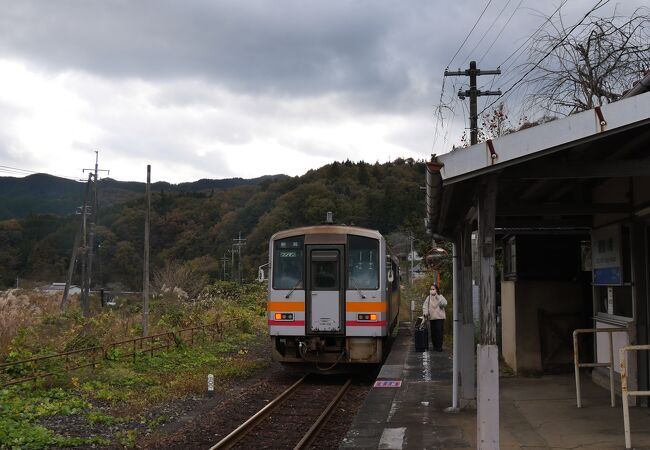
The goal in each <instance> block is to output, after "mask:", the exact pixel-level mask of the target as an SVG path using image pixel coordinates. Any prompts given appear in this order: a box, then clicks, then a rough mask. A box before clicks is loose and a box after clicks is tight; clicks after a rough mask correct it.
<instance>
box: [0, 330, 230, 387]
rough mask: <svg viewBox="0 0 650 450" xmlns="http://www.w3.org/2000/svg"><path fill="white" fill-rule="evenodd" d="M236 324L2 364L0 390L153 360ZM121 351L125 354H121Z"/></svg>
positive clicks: (177, 331)
mask: <svg viewBox="0 0 650 450" xmlns="http://www.w3.org/2000/svg"><path fill="white" fill-rule="evenodd" d="M236 321H237V319H230V320H226V321H223V322H214V323H211V324H207V325H198V326H195V327H191V328H183V329H180V330H176V331H168V332H166V333H159V334H154V335H151V336H143V337H137V338H133V339H125V340H122V341H117V342H112V343H110V344H108V345H107V346H106V347H88V348H83V349H79V350H72V351H68V352H62V353H55V354H52V355H46V356H36V357H33V358H29V359H23V360H20V361H12V362H8V363H3V364H0V387H6V386H11V385H14V384H20V383H25V382H27V381H33V380H36V379H39V378H47V377H51V376H54V375H62V374H64V373H67V372H70V371H73V370H78V369H82V368H85V367H92V368H95V367H96V366H97V364H98V363H99V361H101V360H103V359H119V358H127V357H132V358H133V360H134V361H135V359H136V358H137V357H138V355H144V354H147V353H148V354H150V355H151V356H153V354H154V353H155V352H157V351H160V350H163V349H165V350H169V349H170V348H171V347H172V345H174V346H178V345H179V344H180V343H181V342H186V343H189V345H194V343H195V342H196V340H197V336H200V337H201V338H205V336H207V335H209V334H211V335H212V337H213V338H214V337H216V336H217V335H219V336H222V335H223V332H224V330H225V327H226V326H227V325H229V324H231V323H232V322H236ZM125 349H126V350H125ZM123 351H126V352H128V353H122V352H123Z"/></svg>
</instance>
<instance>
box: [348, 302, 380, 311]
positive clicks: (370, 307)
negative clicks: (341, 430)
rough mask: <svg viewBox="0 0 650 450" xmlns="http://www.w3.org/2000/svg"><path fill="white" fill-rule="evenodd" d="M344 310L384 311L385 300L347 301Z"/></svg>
mask: <svg viewBox="0 0 650 450" xmlns="http://www.w3.org/2000/svg"><path fill="white" fill-rule="evenodd" d="M345 311H346V312H386V302H347V303H346V304H345Z"/></svg>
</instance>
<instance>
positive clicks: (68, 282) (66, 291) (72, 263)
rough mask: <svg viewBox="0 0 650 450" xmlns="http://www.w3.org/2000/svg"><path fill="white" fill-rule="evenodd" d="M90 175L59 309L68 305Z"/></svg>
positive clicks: (83, 226) (83, 228)
mask: <svg viewBox="0 0 650 450" xmlns="http://www.w3.org/2000/svg"><path fill="white" fill-rule="evenodd" d="M90 177H91V175H90V174H89V175H88V182H87V183H86V189H85V191H84V197H83V204H82V206H81V221H80V222H79V230H77V234H76V235H75V237H74V243H73V244H72V256H71V257H70V264H69V265H68V276H67V278H66V280H65V288H64V289H63V298H62V299H61V310H65V308H66V307H67V306H68V295H69V293H70V285H71V284H72V275H73V274H74V268H75V265H76V263H77V253H78V251H79V244H80V241H81V236H82V234H83V233H84V232H85V221H86V219H85V218H86V205H87V204H88V195H89V193H90ZM82 286H83V277H82ZM83 295H84V292H83V290H82V292H81V296H82V299H81V305H82V309H83V305H84V301H83Z"/></svg>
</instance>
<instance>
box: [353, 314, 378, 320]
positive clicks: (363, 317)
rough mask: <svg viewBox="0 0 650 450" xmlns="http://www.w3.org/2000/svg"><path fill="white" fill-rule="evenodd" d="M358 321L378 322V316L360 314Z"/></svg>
mask: <svg viewBox="0 0 650 450" xmlns="http://www.w3.org/2000/svg"><path fill="white" fill-rule="evenodd" d="M357 318H358V320H374V321H376V320H377V314H358V315H357Z"/></svg>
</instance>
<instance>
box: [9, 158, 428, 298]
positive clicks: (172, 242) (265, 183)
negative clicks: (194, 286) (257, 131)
mask: <svg viewBox="0 0 650 450" xmlns="http://www.w3.org/2000/svg"><path fill="white" fill-rule="evenodd" d="M423 183H424V163H423V162H419V161H413V160H412V159H407V160H404V159H398V160H395V161H393V162H390V163H385V164H378V163H376V164H372V165H371V164H367V163H363V162H361V163H352V162H350V161H346V162H343V163H339V162H335V163H333V164H329V165H327V166H324V167H321V168H320V169H318V170H311V171H309V172H307V173H306V174H305V175H303V176H301V177H293V178H291V177H287V176H268V177H261V178H258V179H255V180H242V179H237V178H235V179H231V180H200V181H198V182H195V183H187V184H183V185H170V184H168V183H156V184H154V185H152V193H153V194H152V210H153V211H152V219H151V261H152V265H153V266H154V270H155V269H156V268H162V267H164V266H165V264H167V263H187V267H190V268H192V270H194V271H196V272H198V273H202V274H204V275H208V276H211V277H214V278H216V277H218V276H220V274H222V267H221V266H220V264H221V263H220V259H221V258H222V257H224V255H225V254H226V252H227V251H229V250H230V249H231V248H232V243H233V239H234V238H236V237H237V236H238V234H239V232H241V233H242V237H244V238H246V239H247V243H246V246H245V247H244V250H243V252H242V253H243V258H242V261H243V266H244V269H245V270H244V275H245V276H246V277H248V278H252V277H254V276H255V274H256V270H257V266H258V265H260V264H262V263H264V262H266V261H265V259H266V256H267V253H268V248H267V247H268V239H269V238H270V236H271V235H272V234H273V233H275V232H276V231H278V230H281V229H285V228H290V227H296V226H303V225H313V224H318V223H321V222H322V221H323V220H324V218H325V214H326V212H327V211H333V212H334V213H335V218H336V220H337V222H339V223H346V224H354V225H358V226H362V227H368V228H374V229H378V230H379V231H381V232H382V233H384V234H388V233H392V232H395V231H412V232H414V233H416V234H421V233H423V231H424V229H423V226H422V217H423V215H424V194H423V193H422V191H421V190H420V186H421V185H422V184H423ZM53 186H56V188H54V187H53ZM82 187H83V184H82V183H77V182H74V181H67V180H61V179H52V177H49V176H45V175H33V176H30V177H26V178H23V179H7V178H0V212H1V213H2V215H3V216H4V217H5V219H4V220H0V277H2V278H1V279H0V287H6V286H11V285H13V284H14V283H15V279H16V276H20V277H21V278H27V279H32V280H43V281H61V280H63V279H64V276H65V272H66V268H67V265H68V262H69V258H70V252H71V248H72V243H73V239H74V235H75V231H76V229H77V228H78V221H79V216H76V215H74V214H70V212H72V211H74V210H75V208H76V207H77V206H78V205H79V202H80V198H81V188H82ZM98 189H99V196H100V210H99V225H98V226H97V227H96V233H95V236H96V238H95V239H96V243H97V245H98V247H97V249H96V254H97V259H96V263H95V267H96V269H97V273H95V274H94V279H95V280H96V282H97V283H98V284H101V285H106V284H107V283H121V284H123V285H125V286H129V287H136V288H137V287H138V286H139V285H140V283H141V273H142V269H141V268H142V254H143V233H144V232H143V230H144V197H143V192H144V185H143V184H142V183H121V182H117V181H114V180H109V179H105V180H103V181H102V182H101V183H100V185H99V187H98ZM18 199H23V200H24V201H25V204H24V205H23V206H22V207H20V204H21V203H20V202H19V200H18ZM21 208H22V209H21ZM42 213H47V214H42ZM66 213H67V215H66ZM8 214H9V216H10V217H11V218H8V219H7V218H6V217H8ZM226 257H227V258H230V254H228V255H226ZM228 270H230V268H228Z"/></svg>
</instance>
